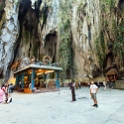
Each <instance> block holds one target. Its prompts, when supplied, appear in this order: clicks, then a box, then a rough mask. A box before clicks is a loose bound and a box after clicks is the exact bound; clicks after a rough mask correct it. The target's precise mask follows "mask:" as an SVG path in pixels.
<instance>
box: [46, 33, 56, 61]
mask: <svg viewBox="0 0 124 124" xmlns="http://www.w3.org/2000/svg"><path fill="white" fill-rule="evenodd" d="M56 45H57V33H56V31H54V32H52V33H50V34H48V35H47V36H46V39H45V46H44V49H45V53H46V54H47V55H48V56H50V57H51V59H52V63H54V62H55V61H56V47H57V46H56Z"/></svg>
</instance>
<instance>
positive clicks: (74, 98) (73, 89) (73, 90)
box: [71, 83, 76, 101]
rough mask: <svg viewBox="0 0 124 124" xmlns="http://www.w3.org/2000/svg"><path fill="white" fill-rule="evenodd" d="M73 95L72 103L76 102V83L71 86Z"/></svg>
mask: <svg viewBox="0 0 124 124" xmlns="http://www.w3.org/2000/svg"><path fill="white" fill-rule="evenodd" d="M71 94H72V101H76V97H75V83H72V85H71Z"/></svg>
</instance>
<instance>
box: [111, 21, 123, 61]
mask: <svg viewBox="0 0 124 124" xmlns="http://www.w3.org/2000/svg"><path fill="white" fill-rule="evenodd" d="M123 25H124V22H122V23H121V24H120V25H117V24H116V22H115V21H113V31H114V35H115V41H114V54H115V55H117V56H119V57H118V58H119V61H121V62H122V63H124V27H123Z"/></svg>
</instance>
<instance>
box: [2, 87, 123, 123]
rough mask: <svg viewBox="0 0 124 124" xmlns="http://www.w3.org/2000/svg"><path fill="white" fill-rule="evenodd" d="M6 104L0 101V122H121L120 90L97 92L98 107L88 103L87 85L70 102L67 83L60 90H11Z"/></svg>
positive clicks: (121, 102)
mask: <svg viewBox="0 0 124 124" xmlns="http://www.w3.org/2000/svg"><path fill="white" fill-rule="evenodd" d="M12 97H13V101H12V103H10V104H2V103H1V104H0V124H124V90H117V89H112V91H109V90H107V91H104V90H103V87H101V89H100V91H99V92H98V94H97V98H98V103H99V107H98V108H95V107H92V104H93V102H92V99H91V97H90V94H89V88H88V87H82V88H81V89H78V90H76V99H77V101H75V102H71V91H70V90H69V87H64V88H60V93H59V92H58V91H56V92H44V93H38V94H34V93H32V94H24V93H19V92H14V93H12Z"/></svg>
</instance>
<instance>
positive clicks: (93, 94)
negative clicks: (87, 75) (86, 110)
mask: <svg viewBox="0 0 124 124" xmlns="http://www.w3.org/2000/svg"><path fill="white" fill-rule="evenodd" d="M97 92H98V87H97V86H96V85H95V84H94V82H93V81H92V82H91V85H90V95H91V98H92V99H93V102H94V105H93V106H94V107H98V103H97V97H96V94H97Z"/></svg>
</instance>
